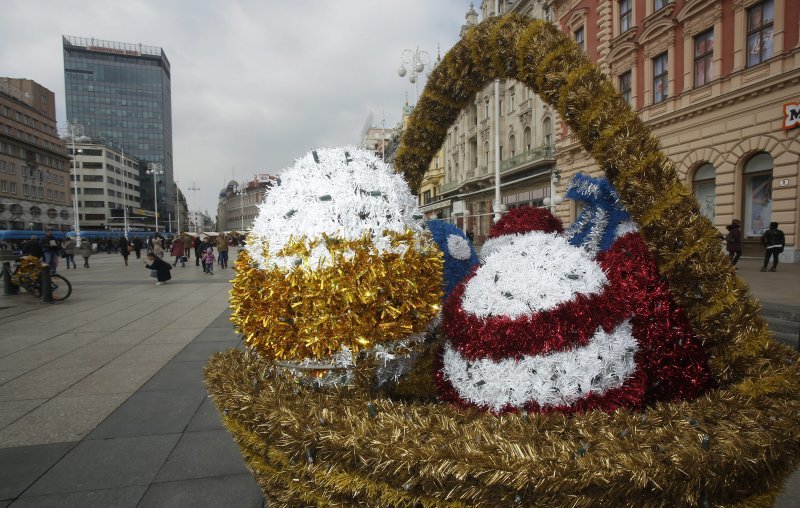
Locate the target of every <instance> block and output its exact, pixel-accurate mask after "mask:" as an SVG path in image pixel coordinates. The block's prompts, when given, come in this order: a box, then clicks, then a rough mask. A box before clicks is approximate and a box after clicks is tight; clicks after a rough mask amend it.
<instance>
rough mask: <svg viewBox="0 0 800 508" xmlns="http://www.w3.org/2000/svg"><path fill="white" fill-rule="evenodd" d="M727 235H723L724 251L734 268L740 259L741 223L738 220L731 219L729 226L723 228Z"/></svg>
mask: <svg viewBox="0 0 800 508" xmlns="http://www.w3.org/2000/svg"><path fill="white" fill-rule="evenodd" d="M725 228H726V229H727V230H728V234H727V235H725V249H726V250H727V251H728V257H729V258H730V260H731V264H732V265H733V266H736V263H737V262H738V261H739V258H740V257H742V223H741V222H740V221H739V219H733V221H732V222H731V224H730V225H729V226H725Z"/></svg>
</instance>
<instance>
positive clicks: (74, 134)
mask: <svg viewBox="0 0 800 508" xmlns="http://www.w3.org/2000/svg"><path fill="white" fill-rule="evenodd" d="M67 132H68V135H69V137H70V141H71V142H72V208H73V211H72V213H73V215H74V221H75V226H74V228H75V242H77V244H78V245H80V243H81V220H80V214H79V210H78V151H77V150H76V149H75V138H79V139H78V141H79V142H83V141H85V140H86V139H88V138H87V137H86V136H84V128H83V125H81V124H79V123H73V122H70V123H67Z"/></svg>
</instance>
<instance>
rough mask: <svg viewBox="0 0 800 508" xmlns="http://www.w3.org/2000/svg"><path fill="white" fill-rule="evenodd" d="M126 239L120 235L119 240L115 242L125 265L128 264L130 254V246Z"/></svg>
mask: <svg viewBox="0 0 800 508" xmlns="http://www.w3.org/2000/svg"><path fill="white" fill-rule="evenodd" d="M130 245H131V244H130V242H128V239H127V238H125V237H124V236H123V237H120V239H119V242H118V243H117V247H118V248H119V253H120V254H122V259H124V260H125V266H128V256H130V255H131V246H130Z"/></svg>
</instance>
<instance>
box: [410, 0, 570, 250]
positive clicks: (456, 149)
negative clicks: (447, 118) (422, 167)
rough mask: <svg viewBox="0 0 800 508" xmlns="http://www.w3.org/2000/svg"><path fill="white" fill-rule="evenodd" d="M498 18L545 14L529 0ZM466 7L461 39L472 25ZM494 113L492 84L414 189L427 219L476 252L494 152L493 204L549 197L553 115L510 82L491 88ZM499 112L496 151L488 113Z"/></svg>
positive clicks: (484, 229)
mask: <svg viewBox="0 0 800 508" xmlns="http://www.w3.org/2000/svg"><path fill="white" fill-rule="evenodd" d="M494 4H495V2H494V0H483V1H482V2H481V6H480V9H481V13H482V17H483V18H486V17H489V16H493V15H494V14H495V13H494ZM499 7H500V12H499V13H500V14H504V13H506V12H518V13H521V14H526V15H529V16H533V17H538V18H542V17H545V16H546V15H547V12H546V8H545V7H546V6H544V5H543V4H541V3H540V2H535V1H533V0H523V1H515V2H508V1H505V0H504V1H501V2H499ZM478 18H479V14H478V12H476V11H475V10H474V8H473V7H472V6H470V10H469V12H467V15H466V24H465V25H464V26H463V27H462V35H463V34H464V33H465V32H466V31H467V30H469V28H470V27H471V26H474V25H475V24H477V23H478ZM499 85H500V86H499V91H500V95H499V108H498V109H497V110H496V109H495V100H494V97H495V86H494V82H492V83H487V84H486V86H485V87H484V88H483V89H482V90H481V91H480V92H479V93H477V94H476V95H475V97H474V100H473V101H472V103H470V104H469V105H468V107H467V108H466V109H465V110H463V111H462V112H461V114H460V115H459V117H458V119H457V120H456V122H455V123H454V124H453V125H452V126H451V127H450V129H449V130H448V132H447V138H446V141H445V143H444V145H443V146H442V152H441V155H440V156H437V157H436V158H435V159H434V161H433V163H432V164H431V169H430V170H429V171H428V173H427V174H426V176H425V179H424V180H423V184H422V187H421V189H420V205H421V207H422V211H423V212H424V213H425V216H426V217H427V218H441V219H446V220H449V221H451V222H453V223H454V224H456V225H457V226H458V227H460V228H461V229H463V230H464V231H469V232H471V233H472V234H473V235H474V238H475V243H477V244H482V243H483V242H484V240H485V239H486V235H487V234H488V232H489V227H490V226H491V223H492V217H493V211H494V208H495V203H494V201H495V150H496V149H498V150H499V152H500V189H501V204H502V207H503V208H504V209H511V208H515V207H517V206H521V205H534V206H542V205H543V203H544V201H545V198H547V197H549V196H550V180H551V178H553V177H554V176H555V175H556V174H557V173H556V172H555V156H554V142H555V140H554V138H553V132H554V130H553V129H554V125H555V122H556V116H555V113H554V111H553V110H552V109H551V108H550V107H549V106H547V105H545V104H544V103H543V102H542V101H541V100H540V99H539V98H538V96H536V95H535V94H534V93H533V92H532V91H531V90H530V89H529V88H528V87H526V86H524V85H523V84H521V83H518V82H517V81H515V80H511V79H503V80H500V82H499ZM496 111H498V112H499V140H500V142H499V144H497V143H496V141H495V140H496V137H495V132H496V131H497V129H496V127H495V113H496Z"/></svg>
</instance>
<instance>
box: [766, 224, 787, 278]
mask: <svg viewBox="0 0 800 508" xmlns="http://www.w3.org/2000/svg"><path fill="white" fill-rule="evenodd" d="M785 243H786V236H785V235H784V234H783V231H781V230H780V229H778V223H777V222H770V223H769V229H768V230H766V231H764V234H762V235H761V245H763V246H764V247H765V248H766V249H767V252H766V253H765V254H764V266H763V267H762V268H761V271H762V272H766V271H767V265H768V264H769V258H772V267H771V268H770V269H769V271H770V272H774V271H776V270H777V269H778V255H779V254H780V253H781V252H783V246H784V244H785Z"/></svg>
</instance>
